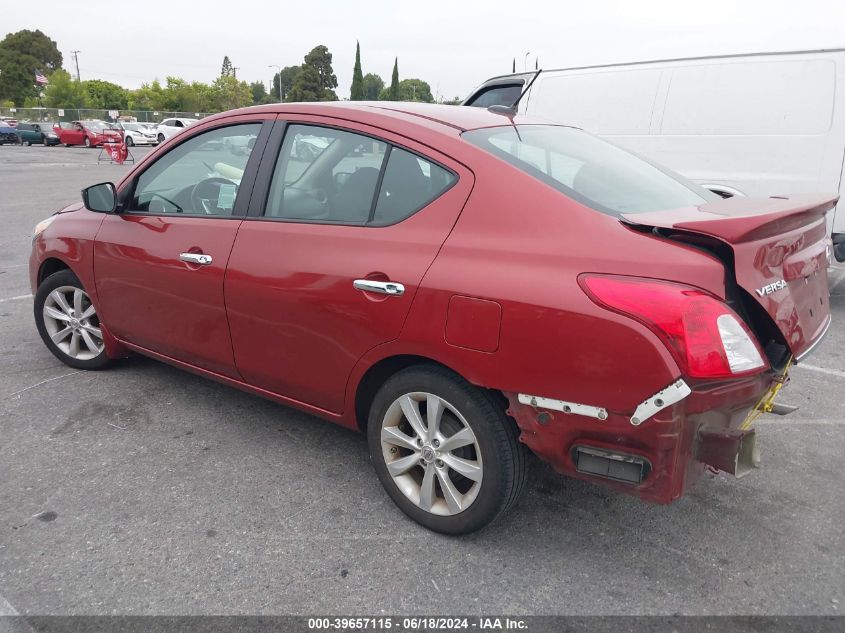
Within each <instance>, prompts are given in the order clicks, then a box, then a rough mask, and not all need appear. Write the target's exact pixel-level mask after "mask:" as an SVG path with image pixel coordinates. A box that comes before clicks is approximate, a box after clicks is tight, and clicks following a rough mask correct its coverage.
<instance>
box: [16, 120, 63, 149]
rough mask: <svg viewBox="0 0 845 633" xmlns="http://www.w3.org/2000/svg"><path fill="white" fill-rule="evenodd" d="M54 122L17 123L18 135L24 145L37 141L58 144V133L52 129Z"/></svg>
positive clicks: (45, 144)
mask: <svg viewBox="0 0 845 633" xmlns="http://www.w3.org/2000/svg"><path fill="white" fill-rule="evenodd" d="M54 125H55V124H54V123H47V122H44V123H18V127H17V128H15V129H16V130H17V133H18V136H20V138H21V142H22V143H23V144H24V145H32V144H33V143H39V144H41V145H44V146H50V145H58V144H59V135H58V134H57V133H56V131H55V130H54V129H53V126H54Z"/></svg>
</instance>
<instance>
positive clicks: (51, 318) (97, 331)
mask: <svg viewBox="0 0 845 633" xmlns="http://www.w3.org/2000/svg"><path fill="white" fill-rule="evenodd" d="M34 304H35V305H34V310H35V324H36V327H37V328H38V333H39V334H40V335H41V339H42V340H43V341H44V344H45V345H46V346H47V349H49V350H50V351H51V352H52V353H53V355H54V356H55V357H56V358H58V359H59V360H60V361H62V362H63V363H65V364H66V365H70V366H71V367H75V368H77V369H100V368H101V367H105V366H106V365H107V364H108V363H109V358H108V356H106V348H105V345H104V344H103V332H102V328H101V327H100V319H99V316H98V315H97V310H96V309H95V308H94V305H93V304H92V303H91V298H90V297H89V296H88V293H86V292H85V289H84V288H83V287H82V282H80V281H79V279H78V278H77V277H76V275H74V274H73V273H72V272H71V271H69V270H61V271H59V272H57V273H54V274H52V275H50V276H49V277H47V279H45V280H44V281H43V282H42V284H41V285H40V286H39V287H38V291H37V292H36V293H35V302H34Z"/></svg>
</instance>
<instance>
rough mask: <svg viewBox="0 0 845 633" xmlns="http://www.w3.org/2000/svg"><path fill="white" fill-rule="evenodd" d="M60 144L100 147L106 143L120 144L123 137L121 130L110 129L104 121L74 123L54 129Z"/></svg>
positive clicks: (59, 125)
mask: <svg viewBox="0 0 845 633" xmlns="http://www.w3.org/2000/svg"><path fill="white" fill-rule="evenodd" d="M53 130H54V131H55V132H56V136H58V137H59V143H64V144H65V145H67V146H70V145H84V146H85V147H98V146H100V145H102V144H103V143H106V142H114V143H120V142H121V141H122V139H123V136H122V134H121V132H120V130H117V129H114V128H111V127H109V125H108V124H107V123H105V122H103V121H74V122H73V123H69V124H68V123H61V124H57V125H55V126H54V127H53Z"/></svg>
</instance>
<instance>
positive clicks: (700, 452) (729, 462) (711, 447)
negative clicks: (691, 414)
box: [695, 428, 760, 477]
mask: <svg viewBox="0 0 845 633" xmlns="http://www.w3.org/2000/svg"><path fill="white" fill-rule="evenodd" d="M695 458H696V459H697V460H698V461H700V462H703V463H705V464H707V465H708V466H712V467H713V468H716V469H718V470H721V471H723V472H726V473H730V474H731V475H733V476H734V477H742V476H744V475H747V474H748V473H750V472H751V471H752V470H753V469H755V468H759V467H760V452H759V451H758V450H757V444H756V441H755V438H754V429H749V430H745V431H742V430H733V431H730V430H714V429H708V428H702V429H700V430H699V432H698V438H697V439H696V444H695Z"/></svg>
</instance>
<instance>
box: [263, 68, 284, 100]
mask: <svg viewBox="0 0 845 633" xmlns="http://www.w3.org/2000/svg"><path fill="white" fill-rule="evenodd" d="M267 68H275V69H276V70H278V72H279V103H281V102H282V67H281V66H277V65H276V64H268V65H267Z"/></svg>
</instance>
